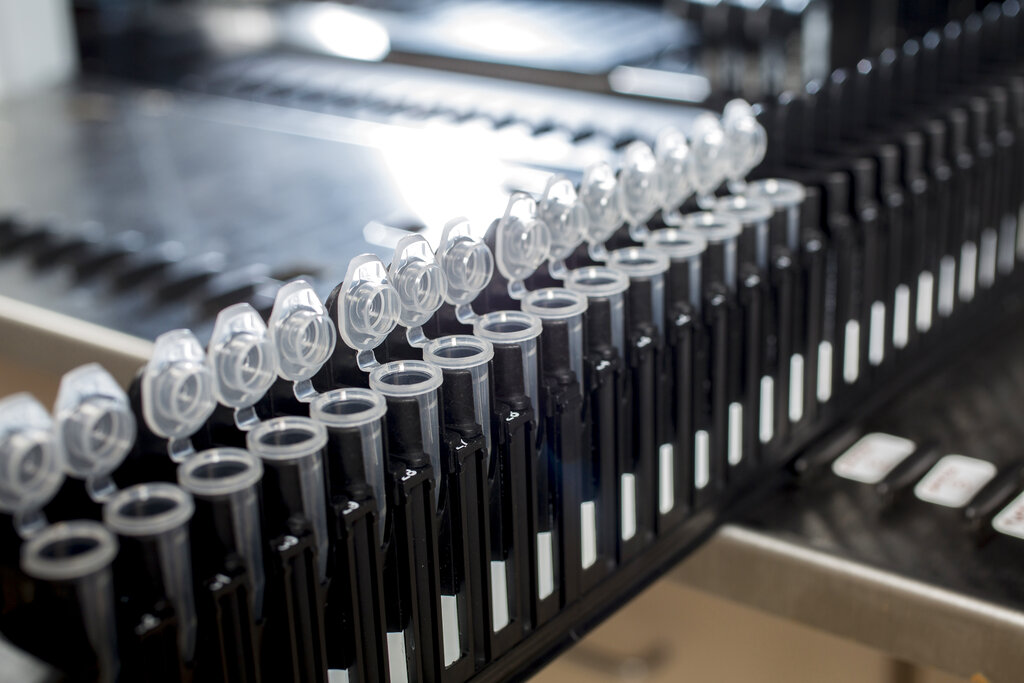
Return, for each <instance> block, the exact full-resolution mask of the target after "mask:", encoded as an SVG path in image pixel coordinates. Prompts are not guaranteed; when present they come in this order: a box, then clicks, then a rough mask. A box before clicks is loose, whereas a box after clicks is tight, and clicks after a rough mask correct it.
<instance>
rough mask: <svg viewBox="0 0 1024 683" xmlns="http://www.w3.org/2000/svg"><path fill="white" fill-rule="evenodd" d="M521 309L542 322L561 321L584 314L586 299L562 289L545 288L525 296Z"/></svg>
mask: <svg viewBox="0 0 1024 683" xmlns="http://www.w3.org/2000/svg"><path fill="white" fill-rule="evenodd" d="M522 307H523V310H524V311H525V312H527V313H530V314H532V315H535V316H537V317H538V318H540V319H542V320H561V319H564V318H572V317H575V316H577V315H581V314H582V313H584V312H586V310H587V297H585V296H584V295H582V294H580V293H579V292H574V291H573V290H571V289H566V288H563V287H545V288H544V289H535V290H533V291H532V292H530V293H529V294H527V295H526V298H524V299H523V301H522Z"/></svg>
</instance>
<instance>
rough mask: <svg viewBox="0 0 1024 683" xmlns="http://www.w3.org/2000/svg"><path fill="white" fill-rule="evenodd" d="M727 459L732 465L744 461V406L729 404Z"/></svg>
mask: <svg viewBox="0 0 1024 683" xmlns="http://www.w3.org/2000/svg"><path fill="white" fill-rule="evenodd" d="M726 457H727V458H728V460H729V464H730V465H733V466H735V465H739V464H740V462H742V460H743V404H742V403H730V404H729V447H728V450H727V455H726Z"/></svg>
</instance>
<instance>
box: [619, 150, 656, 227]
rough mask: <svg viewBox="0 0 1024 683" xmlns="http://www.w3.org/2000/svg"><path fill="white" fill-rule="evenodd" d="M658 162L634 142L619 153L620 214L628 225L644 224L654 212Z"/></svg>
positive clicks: (650, 153)
mask: <svg viewBox="0 0 1024 683" xmlns="http://www.w3.org/2000/svg"><path fill="white" fill-rule="evenodd" d="M658 190H659V179H658V161H657V159H655V157H654V152H653V151H652V150H651V148H650V147H648V146H647V143H645V142H641V141H640V140H635V141H633V142H631V143H629V145H627V146H626V149H625V151H624V152H623V153H622V168H621V170H620V171H619V194H620V197H621V203H622V214H623V216H624V217H625V219H626V221H627V222H629V223H632V224H640V223H646V222H647V220H648V219H649V218H650V217H651V216H653V215H654V212H655V211H657V210H658V206H659V204H660V199H661V197H660V196H659V193H658Z"/></svg>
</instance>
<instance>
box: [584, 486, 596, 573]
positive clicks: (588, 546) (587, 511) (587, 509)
mask: <svg viewBox="0 0 1024 683" xmlns="http://www.w3.org/2000/svg"><path fill="white" fill-rule="evenodd" d="M595 562H597V503H595V502H594V501H592V500H588V501H587V502H585V503H580V566H581V567H583V568H584V569H588V568H589V567H591V566H592V565H593V564H594V563H595Z"/></svg>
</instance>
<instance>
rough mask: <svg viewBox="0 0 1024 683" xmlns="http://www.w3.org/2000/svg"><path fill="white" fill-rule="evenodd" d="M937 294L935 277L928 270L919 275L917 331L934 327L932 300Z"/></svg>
mask: <svg viewBox="0 0 1024 683" xmlns="http://www.w3.org/2000/svg"><path fill="white" fill-rule="evenodd" d="M934 296H935V277H934V276H933V275H932V274H931V273H930V272H929V271H927V270H925V271H923V272H922V273H921V274H920V275H919V276H918V277H917V331H918V332H927V331H928V330H930V329H932V301H933V297H934Z"/></svg>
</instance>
